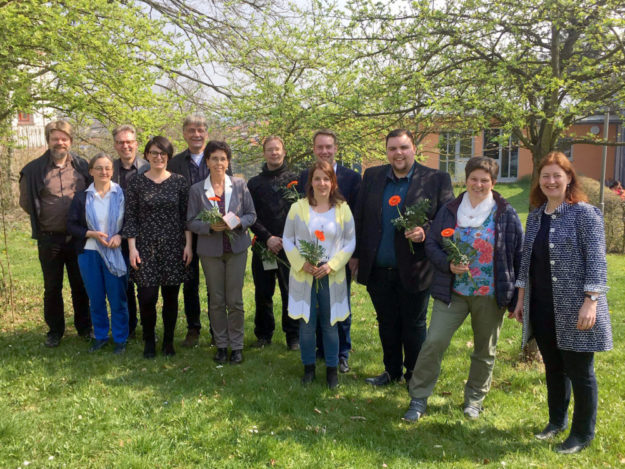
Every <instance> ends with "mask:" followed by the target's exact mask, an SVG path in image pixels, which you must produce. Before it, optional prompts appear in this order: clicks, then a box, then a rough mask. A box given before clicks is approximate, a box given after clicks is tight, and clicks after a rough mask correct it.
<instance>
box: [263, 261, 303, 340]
mask: <svg viewBox="0 0 625 469" xmlns="http://www.w3.org/2000/svg"><path fill="white" fill-rule="evenodd" d="M280 258H281V259H282V260H284V261H286V255H285V254H284V250H283V251H280ZM252 277H253V278H254V287H255V293H254V299H255V301H256V315H255V316H254V334H255V335H256V337H258V338H259V339H266V340H268V341H271V338H272V337H273V332H274V330H275V328H276V323H275V319H274V315H273V294H274V291H275V289H276V279H277V280H278V287H279V288H280V296H281V298H282V330H283V331H284V334H285V336H286V342H287V344H290V343H292V342H296V343H297V342H298V341H299V321H297V320H296V319H293V318H290V317H289V314H288V312H289V308H288V306H289V268H288V267H287V266H285V265H283V264H281V263H280V262H278V269H277V270H265V269H263V261H262V259H261V257H260V256H259V255H258V254H256V253H253V254H252Z"/></svg>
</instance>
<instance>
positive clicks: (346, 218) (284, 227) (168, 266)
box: [20, 115, 612, 453]
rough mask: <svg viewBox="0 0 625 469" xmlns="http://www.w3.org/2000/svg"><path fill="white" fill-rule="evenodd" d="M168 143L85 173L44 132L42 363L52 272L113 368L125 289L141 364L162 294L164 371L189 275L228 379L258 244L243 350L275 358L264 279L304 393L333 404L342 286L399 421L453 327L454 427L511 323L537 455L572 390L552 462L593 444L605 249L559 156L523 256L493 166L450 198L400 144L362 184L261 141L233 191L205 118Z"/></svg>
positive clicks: (327, 159)
mask: <svg viewBox="0 0 625 469" xmlns="http://www.w3.org/2000/svg"><path fill="white" fill-rule="evenodd" d="M183 136H184V139H185V141H186V142H187V144H188V149H187V150H185V151H184V152H182V153H180V154H178V155H176V156H173V153H174V150H173V146H172V145H171V143H170V142H169V141H168V140H167V139H166V138H164V137H160V136H157V137H153V138H152V139H150V140H149V141H148V142H147V144H146V146H145V150H144V153H143V156H144V158H143V159H142V158H140V157H139V156H137V155H136V150H137V140H136V132H135V130H134V128H132V126H128V125H125V126H121V127H118V128H117V129H115V130H114V132H113V137H114V144H115V149H116V151H117V153H118V154H119V159H116V160H113V159H112V158H111V157H110V156H109V155H106V154H98V155H96V156H95V157H93V158H92V159H91V161H90V162H89V163H88V164H87V162H85V161H84V160H83V159H81V158H79V157H77V156H76V155H73V154H72V153H70V151H69V150H70V147H71V144H72V129H71V126H70V125H69V124H68V123H66V122H63V121H57V122H53V123H51V124H49V125H48V126H47V127H46V139H47V141H48V145H49V148H48V151H46V153H45V154H44V155H43V156H41V157H40V158H38V159H36V160H34V161H32V162H31V163H29V164H28V165H26V166H25V167H24V168H23V170H22V172H21V174H20V204H21V206H22V207H23V208H24V209H25V210H26V211H27V212H28V214H29V215H30V219H31V227H32V235H33V237H34V238H36V239H37V242H38V249H39V258H40V261H41V266H42V271H43V276H44V317H45V320H46V323H47V324H48V327H49V332H48V335H47V338H46V342H45V344H46V346H48V347H56V346H58V345H59V342H60V340H61V337H62V336H63V333H64V328H65V324H64V313H63V300H62V296H61V291H62V281H63V268H64V267H65V268H67V272H68V277H69V280H70V286H71V289H72V300H73V304H74V313H75V314H74V320H75V326H76V329H77V330H78V333H79V334H80V335H82V336H84V337H90V336H91V335H92V332H91V331H92V327H93V335H94V336H93V339H92V343H91V346H90V350H91V351H94V352H95V351H97V350H100V349H101V348H103V347H104V346H106V345H107V344H108V342H109V336H108V334H109V329H111V330H112V335H113V342H114V344H115V348H114V352H116V353H123V352H124V350H125V345H126V341H127V339H128V337H129V335H132V334H134V329H135V328H136V325H137V322H138V321H137V317H136V306H135V292H134V291H135V290H134V285H135V284H136V287H137V297H138V303H139V311H140V319H141V325H142V330H143V340H144V342H145V344H144V356H145V357H146V358H151V357H154V356H155V354H156V335H155V324H156V318H157V314H156V303H157V299H158V292H159V289H160V291H161V295H162V297H163V311H162V316H163V342H162V352H163V354H164V355H173V354H174V353H175V350H174V343H173V338H174V329H175V325H176V321H177V316H178V294H179V289H180V285H181V284H183V295H184V305H185V315H186V319H187V335H186V337H185V339H184V341H183V345H185V346H194V345H196V344H197V343H198V339H199V336H200V328H201V323H200V302H199V294H198V285H199V264H201V265H202V270H203V272H204V276H205V279H206V285H207V291H208V297H209V298H208V305H209V318H210V333H211V336H212V339H211V340H212V341H214V344H215V346H216V349H217V352H216V354H215V356H214V360H215V361H216V362H218V363H225V362H227V361H229V362H230V363H232V364H238V363H241V362H242V361H243V353H242V352H243V345H244V341H243V339H244V308H243V293H242V291H243V280H244V275H245V268H246V263H247V251H248V248H249V247H250V245H252V244H254V246H253V247H252V251H253V257H252V275H253V279H254V284H255V287H256V288H255V302H256V315H255V329H254V333H255V335H256V338H257V341H256V343H255V344H254V345H255V346H256V347H259V348H262V347H265V346H268V345H269V344H271V341H272V338H273V333H274V330H275V321H274V315H273V300H272V298H273V294H274V290H275V284H276V280H277V282H278V286H279V289H280V293H281V296H282V328H283V331H284V333H285V336H286V343H287V348H288V349H289V350H298V349H299V350H300V353H301V359H302V363H303V365H304V374H303V377H302V383H303V384H309V383H310V382H312V381H313V380H314V379H315V378H316V375H315V365H316V361H317V358H318V357H319V356H320V355H321V356H323V358H324V359H325V365H326V382H327V385H328V387H330V388H335V387H336V386H338V372H339V371H340V372H342V373H346V372H348V371H349V370H350V367H349V361H348V360H349V351H350V349H351V336H350V325H351V306H350V296H351V293H350V281H351V279H352V278H354V279H356V280H357V281H358V282H359V283H361V284H363V285H366V288H367V292H368V293H369V295H370V297H371V301H372V303H373V306H374V308H375V311H376V315H377V319H378V325H379V335H380V341H381V344H382V352H383V364H384V371H383V372H382V373H381V374H380V375H378V376H375V377H371V378H367V379H366V381H367V382H368V383H369V384H371V385H373V386H385V385H388V384H390V383H392V382H397V381H401V380H402V379H404V380H405V382H406V383H407V385H408V390H409V394H410V398H411V400H410V404H409V407H408V410H407V411H406V413H405V415H404V417H403V418H404V420H406V421H417V420H419V419H420V418H421V417H422V416H423V415H424V414H425V412H426V408H427V399H428V397H429V396H430V395H431V394H432V392H433V389H434V386H435V384H436V381H437V379H438V376H439V374H440V371H441V363H442V359H443V355H444V353H445V350H446V349H447V347H448V346H449V344H450V342H451V339H452V337H453V335H454V333H455V331H456V330H457V329H458V328H459V327H460V325H461V324H462V323H463V322H464V320H465V319H466V318H467V316H469V315H470V316H471V326H472V330H473V334H474V349H473V353H472V355H471V367H470V370H469V377H468V380H467V382H466V385H465V392H464V396H465V397H464V405H463V411H464V414H465V416H466V417H468V418H478V417H479V415H480V413H481V412H482V411H483V401H484V399H485V397H486V394H487V393H488V391H489V388H490V384H491V380H492V373H493V367H494V363H495V355H496V345H497V340H498V337H499V332H500V330H501V326H502V322H503V316H504V312H505V310H506V309H507V310H508V311H509V312H510V314H509V317H515V318H516V319H517V320H519V321H521V322H522V323H523V343H525V342H526V341H527V340H528V339H529V338H531V337H535V338H536V339H537V342H538V346H539V348H540V351H541V353H542V355H543V359H544V362H545V372H546V383H547V394H548V406H549V422H548V424H547V426H546V427H545V428H544V430H543V431H541V432H540V433H538V434H537V435H536V437H537V438H539V439H549V438H552V437H554V436H556V435H557V434H558V433H560V432H562V431H564V430H565V429H566V428H567V426H568V420H567V408H568V404H569V400H570V395H571V387H572V389H573V393H574V394H575V409H574V413H573V423H572V425H571V432H570V434H569V436H568V438H567V439H566V440H564V442H563V443H562V444H561V445H559V446H558V448H557V450H558V451H560V452H562V453H573V452H577V451H580V450H581V449H583V448H584V447H586V446H587V445H588V444H589V443H590V441H591V440H592V439H593V437H594V427H595V421H596V411H597V383H596V379H595V375H594V367H593V359H594V352H595V351H602V350H609V349H610V348H611V347H612V337H611V329H610V320H609V314H608V309H607V302H606V297H605V294H606V292H607V289H608V287H607V268H606V260H605V239H604V230H603V220H602V217H601V214H600V212H599V211H598V210H597V209H596V208H595V207H592V206H590V205H589V204H587V198H586V196H585V195H584V193H583V192H582V190H581V188H580V185H579V183H578V181H577V178H576V175H575V170H574V168H573V167H572V165H571V163H570V162H569V160H568V159H567V158H566V156H564V155H563V154H561V153H558V152H552V153H549V154H548V155H547V156H546V157H545V159H544V160H543V161H542V162H541V164H540V166H539V168H538V174H539V178H538V180H537V181H536V182H535V184H534V185H533V187H532V190H531V195H530V202H531V204H532V206H533V207H535V209H534V210H533V211H532V212H531V213H530V215H529V217H528V222H527V233H526V235H525V237H524V236H523V229H522V226H521V222H520V220H519V217H518V215H517V213H516V212H515V210H514V209H513V208H512V206H511V205H510V204H509V203H508V202H507V201H506V200H505V199H504V198H503V197H502V196H501V195H500V194H499V193H497V192H496V191H494V190H493V188H494V186H495V183H496V180H497V175H498V173H499V168H498V165H497V163H496V162H495V161H494V160H493V159H491V158H487V157H473V158H471V159H470V160H469V161H468V162H467V164H466V167H465V175H466V191H464V192H462V193H461V194H460V195H459V196H457V197H454V194H453V190H452V185H451V179H450V177H449V175H448V174H446V173H443V172H441V171H438V170H435V169H431V168H428V167H426V166H423V165H421V164H419V163H417V162H416V161H415V155H416V146H415V143H414V139H413V136H412V134H411V133H410V131H408V130H405V129H397V130H394V131H392V132H390V133H389V134H388V135H387V136H386V156H387V159H388V164H386V165H381V166H377V167H372V168H369V169H368V170H367V171H365V173H364V177H363V178H362V180H361V177H360V175H359V174H358V173H356V172H354V171H352V170H350V169H347V168H345V167H344V166H341V165H339V164H337V162H336V161H335V155H336V153H337V151H338V140H337V137H336V135H335V134H334V132H332V131H331V130H325V129H324V130H320V131H317V132H316V133H315V134H314V136H313V140H312V144H313V148H312V152H313V154H314V155H315V157H316V161H315V163H314V164H313V165H312V167H311V168H310V169H308V170H306V171H304V172H303V173H302V174H300V175H299V177H298V175H297V174H295V173H293V172H292V171H291V170H289V169H288V167H287V165H286V164H285V156H286V150H285V145H284V142H283V141H282V139H281V138H280V137H278V136H270V137H267V138H266V139H265V140H264V142H263V156H264V159H265V163H264V164H263V167H262V171H261V173H260V174H259V175H258V176H255V177H253V178H251V179H250V180H249V182H248V183H247V184H246V183H245V181H244V180H243V179H240V178H237V177H234V176H232V173H231V166H230V162H231V160H232V152H231V149H230V147H229V146H228V145H227V144H226V143H225V142H222V141H209V142H207V125H206V121H205V120H204V118H203V117H201V116H197V115H192V116H189V117H188V118H187V119H186V120H185V121H184V123H183ZM298 192H299V193H300V194H298ZM416 212H419V216H418V218H420V221H419V222H414V221H412V222H410V223H408V224H406V223H407V222H406V220H405V219H404V220H403V221H404V224H403V225H402V226H401V227H399V226H398V223H397V222H398V220H400V219H403V217H404V216H405V217H408V216H409V214H412V215H414V214H415V213H416ZM400 221H401V220H400ZM248 229H251V231H252V232H253V233H254V235H255V239H254V240H253V241H252V240H251V239H250V236H249V234H248ZM430 296H432V297H433V298H434V307H433V310H432V316H431V321H430V325H429V329H427V325H426V317H427V308H428V302H429V299H430ZM107 299H108V302H109V305H110V310H111V325H110V326H109V317H108V313H107V306H106V300H107ZM89 310H90V314H89ZM92 325H93V326H92ZM228 349H230V354H229V355H228Z"/></svg>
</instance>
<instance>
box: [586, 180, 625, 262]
mask: <svg viewBox="0 0 625 469" xmlns="http://www.w3.org/2000/svg"><path fill="white" fill-rule="evenodd" d="M580 180H581V183H582V186H583V188H584V191H585V192H586V194H588V199H589V201H590V203H591V204H593V205H595V206H597V207H599V181H597V180H595V179H590V178H587V177H581V178H580ZM604 204H605V207H604V214H603V219H604V222H605V243H606V249H607V251H608V252H610V253H619V254H625V201H623V200H622V199H621V198H620V197H619V196H618V195H616V194H615V193H614V192H612V191H611V190H610V189H608V188H607V187H605V188H604Z"/></svg>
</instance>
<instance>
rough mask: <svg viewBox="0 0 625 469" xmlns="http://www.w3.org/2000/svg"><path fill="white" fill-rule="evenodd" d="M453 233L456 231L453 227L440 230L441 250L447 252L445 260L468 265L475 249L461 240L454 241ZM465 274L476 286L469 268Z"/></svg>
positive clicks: (474, 285) (475, 286) (474, 253)
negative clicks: (441, 238)
mask: <svg viewBox="0 0 625 469" xmlns="http://www.w3.org/2000/svg"><path fill="white" fill-rule="evenodd" d="M455 233H456V231H455V230H454V229H453V228H445V229H444V230H443V231H441V236H442V237H443V250H444V251H445V252H446V253H447V260H448V261H449V262H451V263H452V264H466V265H469V264H471V261H472V260H473V258H474V257H475V255H476V254H477V251H476V250H475V249H474V248H473V247H472V246H471V245H470V244H468V243H464V242H462V241H456V242H454V241H453V240H452V238H454V235H455ZM463 275H465V274H463ZM466 275H468V276H469V278H470V279H471V283H472V284H473V287H474V288H477V285H476V284H475V280H473V275H471V270H468V271H467V272H466Z"/></svg>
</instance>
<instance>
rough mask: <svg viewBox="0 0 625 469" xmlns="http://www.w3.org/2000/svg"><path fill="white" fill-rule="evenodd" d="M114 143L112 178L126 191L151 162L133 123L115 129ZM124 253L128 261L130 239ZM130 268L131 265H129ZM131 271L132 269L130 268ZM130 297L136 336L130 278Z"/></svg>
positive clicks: (130, 321) (130, 333)
mask: <svg viewBox="0 0 625 469" xmlns="http://www.w3.org/2000/svg"><path fill="white" fill-rule="evenodd" d="M113 145H114V146H115V151H116V152H117V155H118V156H119V158H117V159H116V160H115V161H114V162H113V177H112V178H111V180H112V181H113V182H116V183H117V184H119V185H120V186H121V188H122V190H123V191H124V192H126V188H127V187H128V183H129V182H130V180H131V179H132V178H134V177H135V176H136V175H137V174H143V173H145V172H146V171H147V170H149V169H150V164H149V163H148V162H147V161H146V160H144V159H143V158H141V157H140V156H137V146H138V143H137V131H136V130H135V128H134V127H133V126H132V125H128V124H124V125H120V126H118V127H115V128H114V129H113ZM122 253H123V255H124V259H126V265H127V266H128V267H129V263H128V240H127V239H124V240H122ZM129 269H130V267H129ZM129 271H130V270H129ZM126 296H127V297H128V337H129V338H134V337H135V329H136V328H137V323H138V321H137V302H136V300H135V284H134V282H133V281H132V280H131V279H130V278H129V279H128V288H127V290H126Z"/></svg>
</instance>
